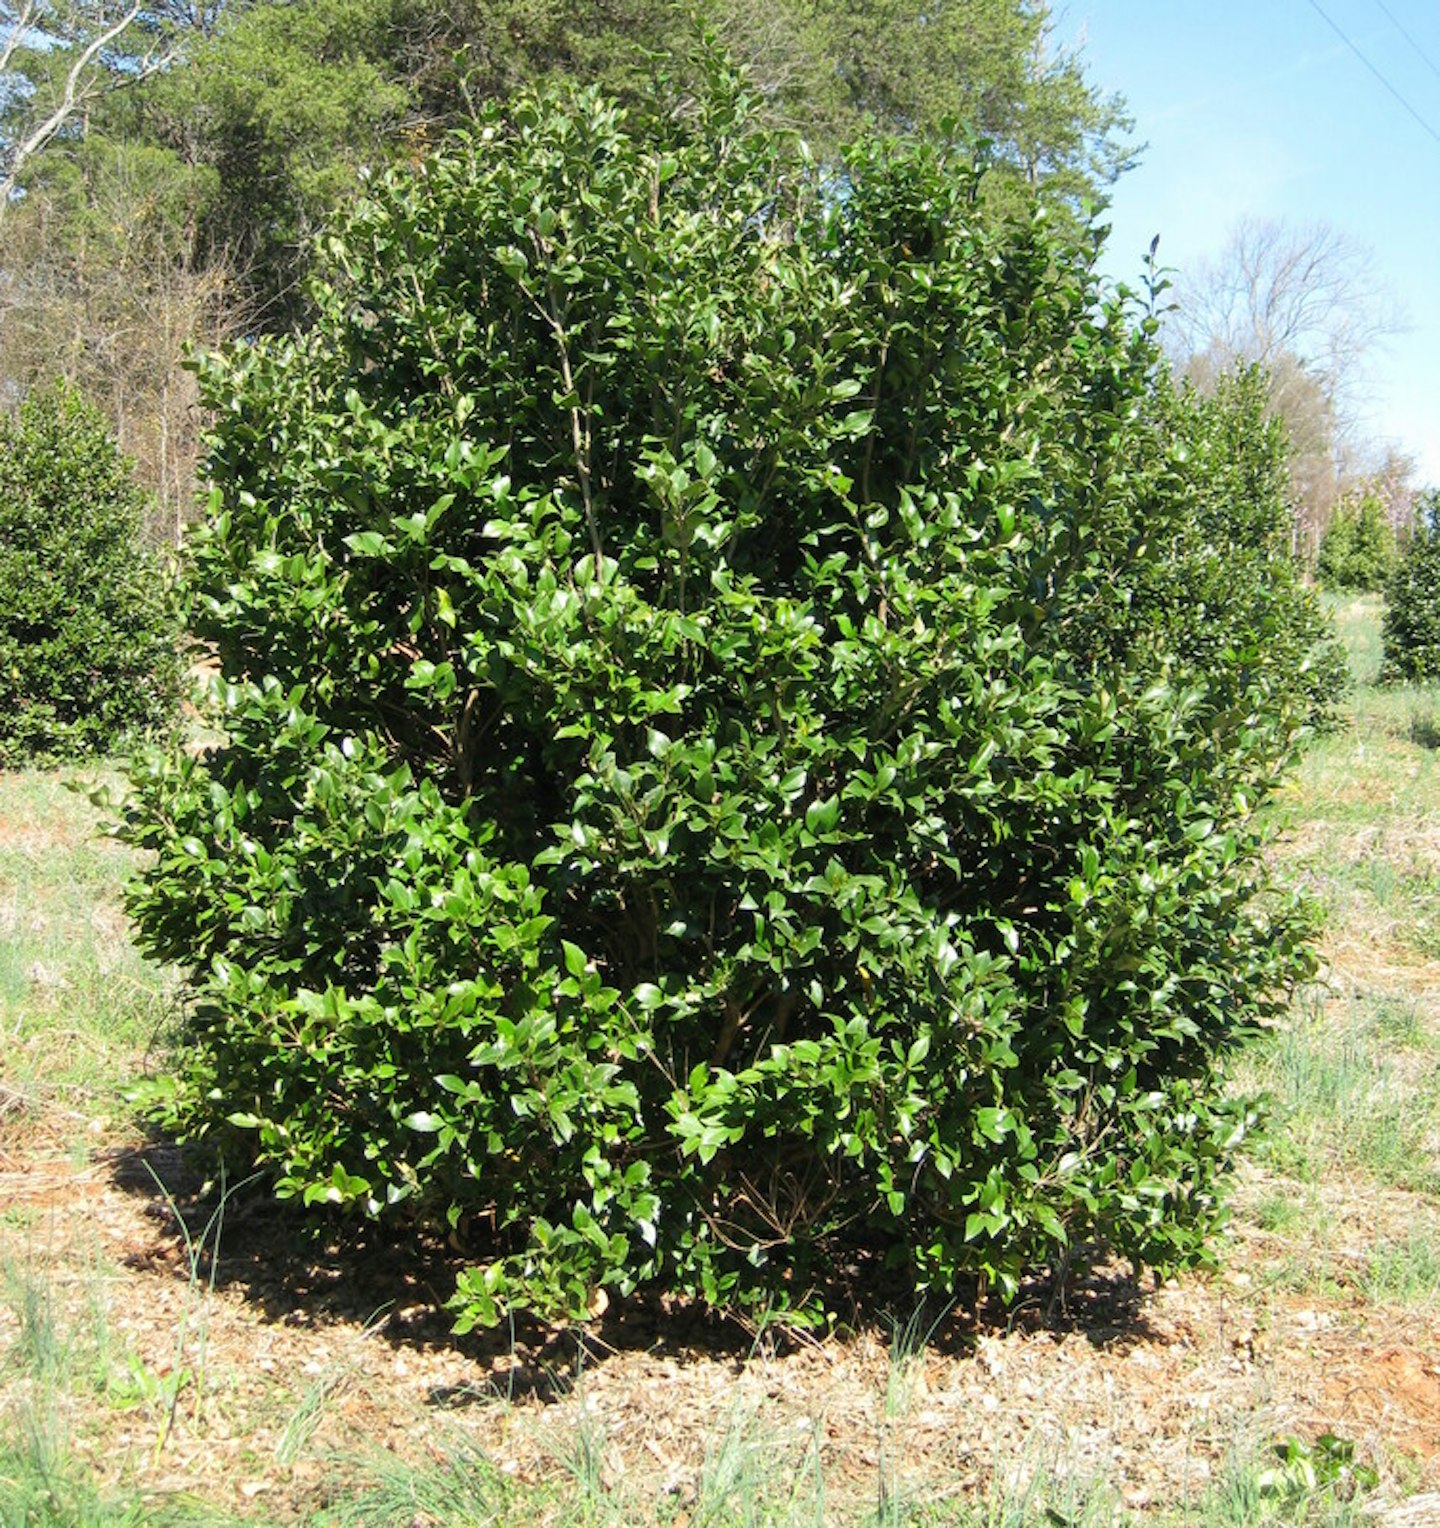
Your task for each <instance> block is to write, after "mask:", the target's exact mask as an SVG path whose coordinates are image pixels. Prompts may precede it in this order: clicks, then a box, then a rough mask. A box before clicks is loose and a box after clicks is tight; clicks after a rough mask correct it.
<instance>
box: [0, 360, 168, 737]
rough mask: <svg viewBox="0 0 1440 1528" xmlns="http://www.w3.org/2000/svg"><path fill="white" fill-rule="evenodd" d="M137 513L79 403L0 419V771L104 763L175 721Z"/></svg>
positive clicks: (29, 408)
mask: <svg viewBox="0 0 1440 1528" xmlns="http://www.w3.org/2000/svg"><path fill="white" fill-rule="evenodd" d="M143 513H144V503H143V498H142V495H141V494H140V491H139V490H138V489H137V488H136V487H135V484H134V482H133V480H132V479H131V476H130V470H129V464H128V463H127V462H126V461H125V459H124V457H122V456H121V455H120V452H119V451H118V450H117V449H116V446H115V442H114V440H113V439H112V438H111V436H110V433H109V431H108V430H107V429H106V426H105V422H104V420H103V419H101V417H100V416H99V414H98V413H97V412H96V411H95V410H94V409H93V408H91V407H90V406H89V405H88V404H86V403H85V402H84V401H83V400H82V399H81V398H79V397H78V396H77V395H76V394H75V393H73V392H71V391H69V390H68V389H66V388H63V387H57V388H53V389H51V390H49V391H47V392H45V393H40V394H34V395H32V396H31V397H30V398H28V399H26V401H25V403H24V404H23V405H22V406H21V408H20V412H19V414H18V416H17V417H16V418H14V419H7V418H4V417H3V416H0V766H14V765H16V764H18V763H20V762H21V761H23V760H28V759H35V758H77V757H81V756H84V755H94V754H100V753H105V752H108V751H109V750H111V749H114V748H115V747H117V746H119V745H121V744H123V743H125V742H127V741H130V740H132V739H133V738H134V737H136V736H137V735H140V734H143V733H145V732H147V731H153V730H154V729H155V728H156V727H157V726H158V725H159V724H160V723H162V722H163V721H164V720H165V719H166V717H167V716H168V715H169V714H170V712H171V710H172V708H173V706H174V704H175V700H176V693H177V676H178V660H177V656H176V654H177V647H176V636H177V633H176V631H175V628H174V625H173V621H172V619H171V617H170V615H169V613H168V611H167V608H166V603H165V600H164V598H163V588H162V581H161V577H160V569H159V566H158V564H157V562H156V560H155V558H154V557H152V556H151V555H150V554H149V553H148V552H147V551H146V550H145V548H144V547H143V546H142V544H141V539H140V531H141V524H142V519H143Z"/></svg>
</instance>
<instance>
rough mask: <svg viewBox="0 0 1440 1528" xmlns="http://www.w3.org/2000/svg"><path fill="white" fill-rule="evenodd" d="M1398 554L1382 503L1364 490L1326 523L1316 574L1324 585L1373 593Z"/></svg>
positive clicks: (1380, 586)
mask: <svg viewBox="0 0 1440 1528" xmlns="http://www.w3.org/2000/svg"><path fill="white" fill-rule="evenodd" d="M1399 555H1400V554H1399V548H1398V547H1397V546H1396V543H1395V532H1394V530H1393V529H1392V528H1391V525H1390V522H1389V521H1388V520H1387V519H1386V518H1385V506H1384V505H1383V504H1382V503H1381V501H1380V499H1379V498H1378V497H1377V496H1376V495H1375V494H1374V493H1364V494H1361V495H1360V496H1359V497H1358V498H1357V499H1353V500H1349V501H1347V502H1344V503H1342V504H1341V505H1340V507H1339V508H1338V509H1337V510H1336V512H1335V515H1334V518H1333V519H1332V520H1331V521H1330V524H1329V525H1327V526H1326V527H1325V534H1324V535H1323V536H1322V537H1321V538H1320V555H1319V557H1318V558H1317V559H1316V563H1315V574H1316V577H1318V578H1319V580H1320V582H1321V583H1322V584H1324V586H1325V587H1326V588H1327V589H1338V590H1344V591H1347V592H1351V593H1357V594H1369V593H1374V592H1377V591H1379V590H1381V589H1383V588H1384V587H1385V585H1386V584H1387V583H1388V582H1389V581H1390V579H1391V577H1392V576H1393V575H1394V572H1395V566H1396V563H1397V562H1398V560H1399Z"/></svg>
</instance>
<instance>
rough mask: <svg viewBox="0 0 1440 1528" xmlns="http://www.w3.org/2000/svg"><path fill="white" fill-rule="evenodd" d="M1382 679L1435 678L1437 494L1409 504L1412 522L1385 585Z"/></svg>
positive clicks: (1439, 562)
mask: <svg viewBox="0 0 1440 1528" xmlns="http://www.w3.org/2000/svg"><path fill="white" fill-rule="evenodd" d="M1382 635H1383V641H1384V647H1383V653H1382V657H1381V662H1380V677H1381V679H1382V680H1390V681H1402V680H1412V679H1440V493H1431V494H1429V495H1427V496H1426V497H1425V498H1424V499H1422V500H1421V501H1420V503H1419V504H1418V505H1417V506H1416V508H1415V523H1414V525H1413V526H1412V527H1411V531H1410V537H1409V540H1408V541H1407V542H1406V544H1405V551H1404V554H1403V555H1402V556H1401V558H1400V562H1399V565H1398V566H1397V567H1396V569H1395V572H1394V575H1393V576H1392V577H1391V579H1390V582H1389V584H1388V585H1387V586H1386V589H1385V621H1384V627H1383V632H1382Z"/></svg>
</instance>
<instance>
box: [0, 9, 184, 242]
mask: <svg viewBox="0 0 1440 1528" xmlns="http://www.w3.org/2000/svg"><path fill="white" fill-rule="evenodd" d="M173 35H174V31H173V28H172V27H171V25H170V24H169V22H168V19H167V18H166V17H165V15H164V14H163V13H157V12H155V11H153V10H150V9H147V7H146V6H145V5H144V4H143V3H142V0H0V217H3V216H4V214H5V211H6V209H7V208H8V207H9V206H10V204H11V201H12V200H13V198H14V195H15V191H16V188H17V186H18V184H19V181H20V177H21V175H22V174H23V173H24V170H25V167H26V165H27V164H28V163H29V162H30V161H31V160H32V159H33V158H34V157H35V155H36V154H38V153H40V151H41V150H42V149H44V148H45V146H46V145H47V144H49V143H50V142H52V141H53V140H54V139H55V138H56V137H58V136H59V135H60V134H61V133H63V132H65V131H66V130H67V129H69V128H71V127H73V126H74V125H75V124H76V123H77V122H80V121H83V118H84V115H85V113H86V112H87V111H88V110H89V108H90V107H91V106H92V105H93V103H94V101H95V100H96V98H97V97H98V96H101V95H103V94H105V93H106V92H107V91H111V90H116V89H119V88H120V87H122V86H125V85H133V84H135V83H137V82H138V81H140V80H142V79H144V78H145V77H146V76H147V75H149V74H153V73H154V72H155V70H156V69H159V68H162V67H163V66H164V64H165V62H166V60H167V59H168V57H169V55H170V49H171V43H172V38H173Z"/></svg>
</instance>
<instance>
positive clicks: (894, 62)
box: [0, 0, 1131, 540]
mask: <svg viewBox="0 0 1440 1528" xmlns="http://www.w3.org/2000/svg"><path fill="white" fill-rule="evenodd" d="M123 5H124V0H3V3H0V192H3V193H4V194H3V196H0V397H3V398H5V399H7V400H8V401H9V403H10V404H11V405H12V406H13V404H14V403H15V402H16V401H18V399H19V398H20V397H21V396H23V394H24V393H25V392H26V391H27V390H29V389H31V388H32V387H34V386H36V385H39V384H43V383H45V382H48V381H50V380H52V379H53V378H55V377H57V376H61V377H64V378H65V379H66V380H67V381H69V382H71V383H73V384H75V385H77V386H79V387H80V388H81V389H82V391H83V392H85V393H86V394H87V395H88V396H89V397H90V398H91V399H92V400H93V401H94V402H96V403H97V404H98V405H99V406H100V407H101V408H102V410H103V411H104V412H105V413H106V415H107V416H108V418H109V419H110V421H111V423H112V426H113V428H114V429H115V431H116V433H117V435H118V438H119V440H120V443H121V445H122V447H123V448H124V449H125V451H126V452H127V453H128V454H129V455H130V456H132V457H133V458H134V459H135V461H136V463H137V470H138V474H139V477H140V480H141V482H142V484H143V485H144V486H145V487H146V488H147V489H148V490H149V491H150V492H151V493H152V494H153V496H154V500H155V511H154V529H155V532H156V535H157V539H162V540H169V539H173V538H174V537H175V536H176V534H177V533H178V531H179V529H180V527H181V526H182V524H183V522H184V521H185V520H186V518H187V517H188V516H189V514H190V512H191V508H192V503H193V498H194V479H195V464H196V459H197V454H198V451H199V436H200V429H201V419H200V416H199V411H198V408H197V400H196V391H195V386H194V382H193V379H192V377H191V376H190V374H189V373H188V371H187V370H186V366H185V358H186V355H187V354H188V353H189V352H190V350H191V349H192V348H193V347H195V346H200V347H207V346H213V345H215V344H217V343H219V342H222V341H224V340H226V339H233V338H236V337H243V336H247V335H254V334H259V333H265V332H276V331H285V330H289V329H293V328H295V327H296V326H297V325H301V324H303V323H304V321H305V319H306V314H307V306H308V297H307V279H308V277H309V276H310V274H311V271H312V268H313V265H314V262H315V257H316V251H317V235H318V233H319V231H320V230H321V229H322V228H323V227H324V225H325V223H326V220H327V218H328V217H329V216H330V215H331V214H332V213H333V212H335V211H336V210H337V209H338V208H339V207H340V206H341V205H343V204H344V203H345V202H346V201H347V200H348V199H349V198H351V197H353V196H354V195H356V193H357V190H358V188H359V187H361V186H362V185H363V184H364V181H365V179H366V178H367V177H369V176H373V175H377V174H379V173H381V172H383V170H384V169H385V168H386V167H387V166H388V165H391V164H393V163H395V162H397V161H413V160H415V159H417V158H419V157H421V156H423V155H424V154H426V153H427V152H428V151H429V150H430V149H431V148H433V147H434V146H435V145H436V144H437V143H438V142H439V141H440V140H441V139H443V137H444V136H445V134H446V133H447V131H449V130H450V129H452V128H454V127H456V126H458V125H459V124H461V123H463V122H464V121H466V120H467V119H470V118H472V117H473V116H474V115H475V114H476V113H477V112H478V111H480V110H481V109H482V108H483V107H484V105H485V104H486V103H487V102H488V101H490V100H492V99H494V98H496V97H502V96H506V95H508V94H510V93H511V92H512V91H513V90H515V89H516V88H518V87H520V86H521V85H524V84H531V83H538V82H542V81H545V80H550V79H555V78H563V77H570V78H576V79H580V80H582V81H585V82H596V83H599V84H601V85H603V86H605V87H606V88H607V89H609V90H611V91H613V92H615V93H617V94H618V95H619V96H620V97H621V99H626V98H629V99H637V98H644V97H653V96H654V95H655V93H656V92H662V91H663V92H668V93H669V94H670V95H671V96H672V97H673V98H674V99H675V100H676V101H679V102H681V103H683V101H684V99H685V96H686V91H687V88H688V86H689V84H690V82H691V81H692V80H693V69H694V64H693V55H694V50H695V45H696V42H697V39H698V38H699V36H700V35H701V32H702V30H709V31H712V32H713V33H714V34H715V36H716V37H717V38H718V39H719V40H720V42H721V43H722V45H723V46H724V47H725V48H726V49H727V50H728V51H729V52H730V53H731V54H732V56H733V57H734V58H735V59H737V60H738V61H739V62H741V63H742V64H743V66H744V67H745V68H746V70H747V71H748V75H749V78H750V81H751V84H752V87H753V89H754V90H755V91H756V92H757V94H758V95H759V96H760V97H761V99H762V100H763V101H764V103H765V108H766V112H767V114H768V115H769V116H770V117H771V119H772V120H774V121H776V122H780V123H783V124H785V125H788V126H792V127H793V128H794V129H796V130H797V131H798V132H799V133H800V134H801V135H803V137H804V138H805V139H806V141H807V142H808V143H809V144H810V146H811V148H812V150H813V152H815V153H817V154H819V155H822V156H823V155H826V154H827V153H829V152H831V151H833V150H834V149H835V148H836V146H837V145H838V144H839V143H840V142H842V141H843V140H844V139H846V138H847V137H851V136H853V135H855V134H856V133H858V132H859V131H861V130H862V129H865V128H867V126H868V127H873V128H878V129H886V130H893V131H898V132H904V133H920V134H939V133H956V132H964V133H966V134H973V135H974V136H975V137H976V138H977V140H983V141H984V143H985V144H986V145H987V146H986V147H985V148H984V150H983V152H984V153H985V154H986V155H987V156H988V157H989V158H990V160H991V161H992V163H993V165H994V167H995V171H996V173H994V174H993V175H991V176H990V177H988V185H989V187H990V195H991V196H992V197H994V198H995V200H996V201H997V202H1004V201H1006V200H1007V199H1011V198H1014V197H1019V196H1026V197H1028V196H1029V195H1031V194H1034V195H1038V196H1040V197H1042V198H1043V199H1045V200H1046V201H1047V202H1048V203H1050V204H1051V205H1053V206H1054V207H1055V209H1056V210H1057V212H1058V213H1061V214H1062V215H1064V216H1066V217H1068V218H1072V219H1075V220H1076V221H1077V225H1078V222H1079V220H1081V219H1083V218H1084V217H1085V216H1086V208H1087V206H1089V205H1091V204H1093V203H1095V202H1098V201H1099V200H1100V199H1102V198H1103V194H1104V190H1105V187H1106V186H1107V185H1109V184H1110V183H1111V182H1112V181H1113V179H1114V177H1115V176H1116V175H1117V174H1118V173H1120V172H1121V170H1123V168H1124V167H1125V165H1126V163H1127V162H1128V159H1129V156H1130V154H1131V147H1130V142H1129V137H1128V130H1129V127H1130V124H1129V122H1128V121H1127V119H1126V116H1125V114H1124V110H1123V107H1122V104H1121V103H1120V102H1119V101H1118V100H1117V99H1114V98H1107V97H1105V96H1103V95H1102V94H1101V93H1099V92H1098V91H1096V90H1095V89H1094V87H1093V86H1092V85H1091V84H1090V83H1089V82H1088V81H1087V80H1086V78H1085V75H1084V73H1083V70H1082V68H1081V64H1080V61H1079V59H1078V58H1076V57H1075V56H1073V55H1072V54H1070V53H1067V52H1064V51H1057V50H1056V49H1055V47H1054V45H1053V40H1052V38H1051V34H1050V29H1049V19H1048V16H1047V13H1046V10H1045V8H1044V7H1038V6H1034V5H1032V4H1029V3H1026V0H966V3H964V4H957V5H950V6H946V7H942V8H941V9H940V10H938V11H933V10H932V11H930V12H927V13H925V14H921V13H920V12H919V11H918V9H917V8H916V7H914V6H910V5H905V4H901V3H897V0H887V3H882V4H859V3H855V0H766V3H763V4H762V3H760V0H701V4H700V5H699V6H698V7H693V6H691V5H689V4H681V3H676V0H579V3H574V0H566V3H563V4H562V3H560V0H250V3H245V0H229V3H224V4H218V5H217V4H206V3H196V4H189V3H184V0H176V3H174V4H166V5H161V6H158V7H144V6H141V5H139V4H133V5H130V6H129V8H128V9H122V6H123Z"/></svg>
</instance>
